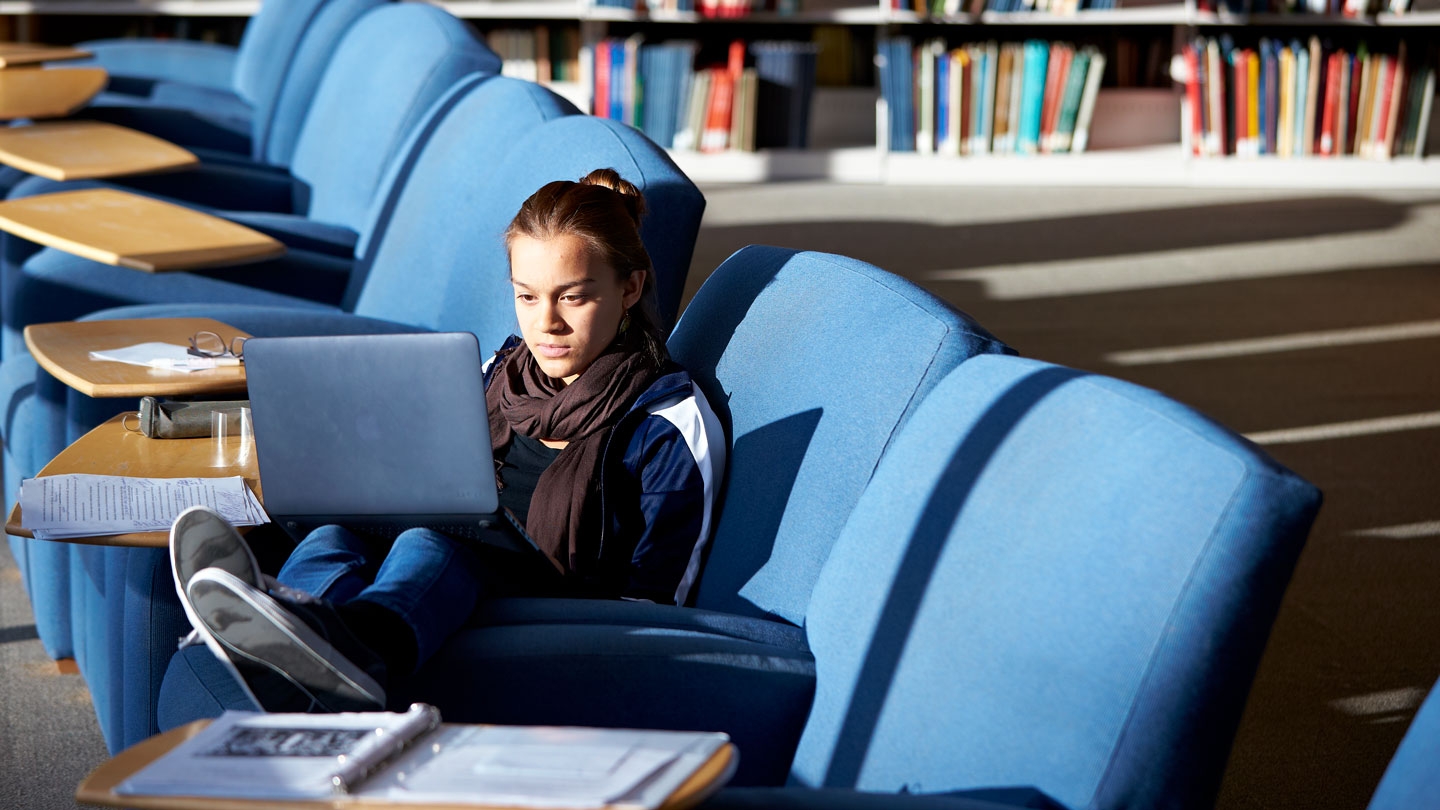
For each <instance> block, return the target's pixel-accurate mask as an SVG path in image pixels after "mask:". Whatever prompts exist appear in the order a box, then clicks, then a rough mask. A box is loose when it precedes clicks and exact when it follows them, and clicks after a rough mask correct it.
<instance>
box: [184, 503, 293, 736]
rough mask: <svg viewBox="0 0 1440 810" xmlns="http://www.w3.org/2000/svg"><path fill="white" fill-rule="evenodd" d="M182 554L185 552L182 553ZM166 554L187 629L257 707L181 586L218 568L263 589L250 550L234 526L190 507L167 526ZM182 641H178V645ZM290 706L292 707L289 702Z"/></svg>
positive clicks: (204, 509)
mask: <svg viewBox="0 0 1440 810" xmlns="http://www.w3.org/2000/svg"><path fill="white" fill-rule="evenodd" d="M200 532H203V533H204V536H203V537H201V538H199V539H198V540H197V539H195V535H196V533H200ZM182 551H183V552H185V553H183V554H182V553H181V552H182ZM169 554H170V573H171V575H172V577H173V578H174V580H175V592H176V594H178V595H179V597H180V606H181V607H182V608H183V609H184V610H185V618H187V619H189V620H190V626H191V627H193V628H195V632H196V633H197V634H198V635H199V637H200V640H201V641H204V642H205V646H207V647H209V648H210V651H211V652H212V653H214V654H215V657H216V658H218V659H219V660H220V663H221V664H223V665H224V666H225V668H226V669H227V670H229V671H230V674H231V675H232V676H233V677H234V678H235V680H236V682H237V683H239V684H240V688H241V689H242V690H243V691H244V693H245V696H246V697H248V698H249V699H250V701H251V702H252V703H254V704H255V705H256V706H259V705H260V701H259V700H258V699H257V698H256V697H255V693H254V692H252V691H251V689H250V686H249V681H250V678H247V677H246V676H245V675H242V674H241V673H240V671H239V670H238V669H236V667H235V665H234V662H232V661H231V660H230V659H229V657H228V656H227V655H226V654H225V650H224V649H223V648H222V647H221V646H220V645H219V644H218V643H217V642H216V641H215V640H214V639H213V638H211V637H210V633H209V631H208V630H207V629H206V628H205V623H204V622H202V621H200V617H199V616H198V615H197V614H196V612H195V609H194V607H193V606H192V605H191V604H190V597H189V596H188V595H187V594H186V593H185V585H186V584H187V583H189V582H190V580H191V579H193V578H194V577H195V575H196V574H198V573H200V572H201V571H203V570H205V569H206V568H219V569H221V570H223V571H225V572H226V573H229V574H230V575H231V576H234V577H236V578H237V579H239V580H241V581H242V582H246V583H248V584H250V585H253V586H254V587H256V588H263V584H262V583H263V576H264V575H263V574H261V572H260V564H259V563H258V562H257V561H256V560H255V555H254V554H253V553H251V551H250V547H249V546H247V545H245V541H244V540H242V539H240V536H239V534H238V533H237V532H236V531H235V529H234V527H232V526H231V525H230V524H229V523H228V522H227V521H225V519H224V518H222V517H220V516H219V515H217V514H215V512H214V511H213V510H211V509H209V508H207V507H204V506H192V507H190V508H189V509H186V510H185V511H184V512H181V513H180V514H179V515H178V516H177V517H176V518H175V522H174V523H173V524H171V526H170V543H169ZM184 641H185V640H184V639H182V646H184ZM291 705H296V704H294V703H293V702H292V704H291ZM294 711H304V709H294Z"/></svg>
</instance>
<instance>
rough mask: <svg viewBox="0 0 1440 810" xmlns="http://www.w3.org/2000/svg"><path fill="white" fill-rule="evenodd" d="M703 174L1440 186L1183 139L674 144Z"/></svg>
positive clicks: (1430, 166) (1436, 164)
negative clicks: (1143, 142)
mask: <svg viewBox="0 0 1440 810" xmlns="http://www.w3.org/2000/svg"><path fill="white" fill-rule="evenodd" d="M670 156H671V157H672V158H673V159H674V160H675V163H676V165H678V166H679V167H680V169H681V170H682V171H684V172H685V174H686V175H687V176H689V177H690V178H691V179H692V180H694V181H695V182H697V183H760V182H767V181H772V180H831V181H834V182H840V183H884V184H886V185H897V186H934V185H948V186H1059V187H1067V186H1076V187H1079V186H1109V187H1126V186H1168V187H1202V186H1203V187H1220V188H1309V189H1326V188H1330V189H1372V188H1431V189H1433V188H1437V187H1440V159H1437V158H1426V159H1422V160H1416V159H1414V158H1397V159H1395V160H1363V159H1360V158H1289V159H1282V158H1263V157H1262V158H1253V159H1244V158H1211V159H1201V158H1187V157H1186V156H1185V155H1184V154H1183V153H1182V151H1181V148H1180V147H1179V146H1178V145H1175V144H1170V145H1164V146H1149V147H1139V148H1135V149H1106V150H1099V151H1095V152H1085V153H1083V154H1078V155H1036V156H1033V157H1027V156H1023V155H980V156H968V157H942V156H938V155H921V154H916V153H903V154H901V153H897V154H890V155H882V154H880V153H879V152H878V151H877V150H875V149H874V148H871V147H856V148H853V149H834V150H820V151H806V152H791V151H783V150H782V151H761V152H753V153H751V152H722V153H718V154H701V153H697V152H671V153H670Z"/></svg>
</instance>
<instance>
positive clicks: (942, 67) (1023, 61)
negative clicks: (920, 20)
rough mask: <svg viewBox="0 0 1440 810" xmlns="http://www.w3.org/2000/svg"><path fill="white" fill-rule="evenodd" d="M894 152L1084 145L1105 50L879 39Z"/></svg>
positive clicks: (1039, 150) (1026, 150) (1021, 150)
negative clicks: (956, 46)
mask: <svg viewBox="0 0 1440 810" xmlns="http://www.w3.org/2000/svg"><path fill="white" fill-rule="evenodd" d="M878 50H879V60H878V63H879V65H880V92H881V96H882V97H883V98H884V99H885V108H886V110H887V117H888V119H889V126H888V136H889V148H890V151H892V152H920V153H922V154H942V155H983V154H992V153H993V154H1022V155H1030V154H1048V153H1057V154H1058V153H1065V152H1083V151H1085V146H1086V143H1087V141H1088V139H1089V132H1090V121H1091V118H1092V117H1093V115H1094V110H1095V99H1096V96H1097V94H1098V93H1099V90H1100V82H1101V79H1102V77H1103V76H1104V74H1105V55H1104V54H1103V53H1102V52H1101V51H1100V50H1099V49H1098V48H1095V47H1094V46H1089V45H1087V46H1084V47H1080V48H1077V47H1076V46H1074V45H1072V44H1070V43H1068V42H1047V41H1045V40H1039V39H1032V40H1027V41H1025V42H1023V43H1020V42H1009V43H998V42H993V41H992V42H984V43H971V44H967V45H962V46H960V47H958V48H949V47H947V45H946V44H945V42H944V41H943V40H939V39H934V40H929V41H927V42H924V43H921V44H920V45H919V47H915V46H913V45H912V44H911V41H910V39H909V38H908V37H893V38H890V39H882V40H881V41H880V43H879V48H878Z"/></svg>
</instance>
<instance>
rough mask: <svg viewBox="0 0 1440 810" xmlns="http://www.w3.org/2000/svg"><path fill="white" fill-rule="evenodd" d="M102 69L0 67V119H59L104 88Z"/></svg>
mask: <svg viewBox="0 0 1440 810" xmlns="http://www.w3.org/2000/svg"><path fill="white" fill-rule="evenodd" d="M108 80H109V75H108V74H107V73H106V72H105V69H104V68H98V67H82V68H56V69H54V70H51V69H48V68H27V69H24V70H0V118H3V119H6V120H13V119H16V118H60V117H62V116H66V115H69V114H70V113H72V112H75V111H76V110H77V109H79V108H80V107H82V106H84V104H85V102H87V101H89V100H90V99H92V98H94V97H95V95H96V94H97V93H99V92H100V91H101V90H103V89H104V88H105V83H106V81H108Z"/></svg>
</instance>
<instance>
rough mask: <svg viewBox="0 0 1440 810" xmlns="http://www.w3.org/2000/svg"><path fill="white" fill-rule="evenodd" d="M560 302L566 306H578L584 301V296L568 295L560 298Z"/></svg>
mask: <svg viewBox="0 0 1440 810" xmlns="http://www.w3.org/2000/svg"><path fill="white" fill-rule="evenodd" d="M560 300H561V301H564V302H566V303H567V304H579V303H581V302H583V301H584V300H585V296H583V295H579V294H576V293H570V294H569V295H562V296H560Z"/></svg>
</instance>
